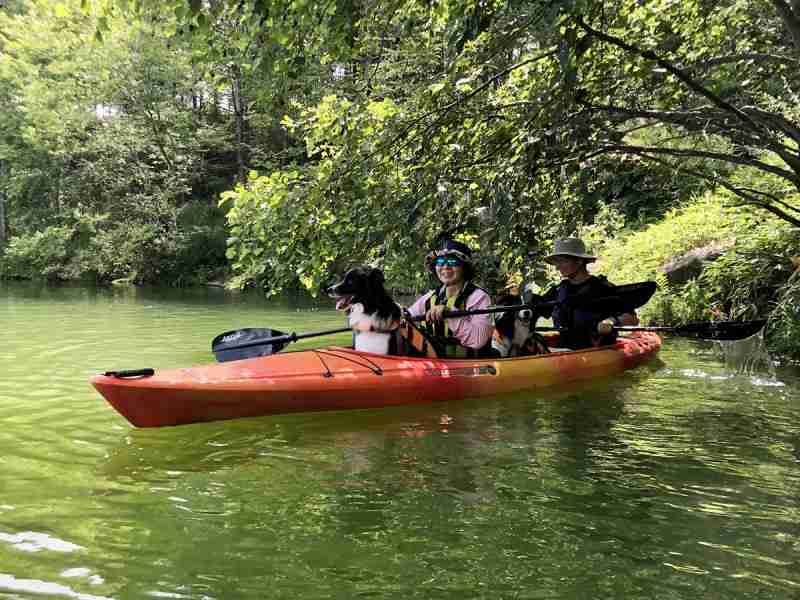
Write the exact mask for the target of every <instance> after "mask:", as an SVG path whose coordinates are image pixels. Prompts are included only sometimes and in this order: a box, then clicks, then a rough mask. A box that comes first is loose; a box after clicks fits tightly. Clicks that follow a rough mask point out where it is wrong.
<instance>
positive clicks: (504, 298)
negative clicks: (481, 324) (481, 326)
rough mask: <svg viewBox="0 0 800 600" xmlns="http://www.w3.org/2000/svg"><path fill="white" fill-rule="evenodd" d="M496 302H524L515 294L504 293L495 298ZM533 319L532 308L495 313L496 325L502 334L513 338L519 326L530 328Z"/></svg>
mask: <svg viewBox="0 0 800 600" xmlns="http://www.w3.org/2000/svg"><path fill="white" fill-rule="evenodd" d="M495 303H496V304H497V305H498V306H516V305H518V304H522V298H521V297H520V296H517V295H515V294H504V295H501V296H499V297H498V298H497V299H496V300H495ZM532 320H533V311H532V310H531V309H530V308H522V309H520V310H507V311H505V312H501V313H496V314H495V317H494V326H495V328H496V329H497V331H498V332H499V333H500V334H501V335H502V336H504V337H507V338H509V339H512V338H513V337H514V332H515V330H516V328H517V327H519V326H522V327H527V328H530V324H531V321H532Z"/></svg>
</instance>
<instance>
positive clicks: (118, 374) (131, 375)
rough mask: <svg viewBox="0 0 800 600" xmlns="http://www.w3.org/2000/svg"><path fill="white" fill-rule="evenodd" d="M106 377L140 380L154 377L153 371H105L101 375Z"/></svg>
mask: <svg viewBox="0 0 800 600" xmlns="http://www.w3.org/2000/svg"><path fill="white" fill-rule="evenodd" d="M103 375H105V376H106V377H115V378H117V379H142V378H144V377H152V376H153V375H155V370H154V369H129V370H127V371H106V372H105V373H103Z"/></svg>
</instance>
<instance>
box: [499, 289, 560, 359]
mask: <svg viewBox="0 0 800 600" xmlns="http://www.w3.org/2000/svg"><path fill="white" fill-rule="evenodd" d="M496 304H497V305H498V306H514V305H516V304H522V298H521V297H520V296H517V295H514V294H506V295H502V296H500V297H498V298H497V299H496ZM535 324H536V319H535V318H534V314H533V311H532V310H531V309H530V308H523V309H521V310H516V311H513V310H510V311H506V312H503V313H498V314H497V315H496V316H495V319H494V334H493V335H492V348H493V349H494V350H495V352H496V353H497V354H499V355H500V356H501V357H509V356H533V355H536V354H546V353H548V352H549V350H548V349H547V344H545V343H544V340H542V338H541V336H539V335H538V334H537V333H536V332H535V331H533V327H534V326H535Z"/></svg>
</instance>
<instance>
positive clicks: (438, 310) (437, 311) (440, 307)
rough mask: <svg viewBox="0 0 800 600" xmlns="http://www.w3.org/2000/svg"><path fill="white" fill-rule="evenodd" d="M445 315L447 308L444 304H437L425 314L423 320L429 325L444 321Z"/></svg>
mask: <svg viewBox="0 0 800 600" xmlns="http://www.w3.org/2000/svg"><path fill="white" fill-rule="evenodd" d="M446 315H447V307H446V306H445V305H444V304H437V305H436V306H434V307H433V308H431V309H430V310H429V311H428V312H427V313H425V320H426V321H428V322H431V323H436V322H438V321H442V320H444V318H445V316H446Z"/></svg>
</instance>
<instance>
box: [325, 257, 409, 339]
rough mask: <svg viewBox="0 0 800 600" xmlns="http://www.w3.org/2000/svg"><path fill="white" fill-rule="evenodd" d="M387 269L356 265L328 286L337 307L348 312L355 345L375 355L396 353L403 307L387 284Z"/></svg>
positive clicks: (327, 289)
mask: <svg viewBox="0 0 800 600" xmlns="http://www.w3.org/2000/svg"><path fill="white" fill-rule="evenodd" d="M383 284H384V278H383V271H381V270H380V269H375V268H372V267H354V268H352V269H350V270H349V271H347V273H345V274H344V277H343V278H342V280H341V281H339V282H338V283H334V284H333V285H331V286H329V287H327V288H326V290H325V291H326V292H327V294H328V295H329V296H331V297H332V298H336V310H343V311H346V312H347V314H348V320H349V323H350V326H351V327H352V328H353V333H354V344H353V346H354V348H355V349H356V350H361V351H364V352H373V353H375V354H394V353H395V347H396V343H397V339H396V338H397V329H398V327H399V326H400V307H399V306H398V305H397V304H396V303H395V302H394V300H392V298H391V296H389V294H388V292H387V291H386V289H385V288H384V287H383Z"/></svg>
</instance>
